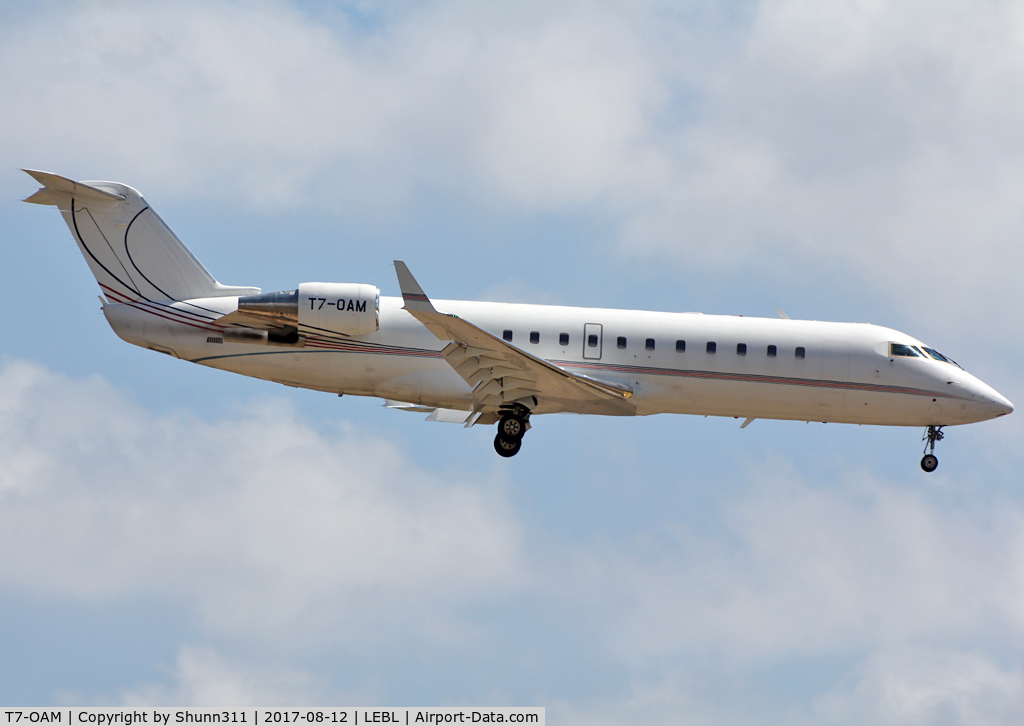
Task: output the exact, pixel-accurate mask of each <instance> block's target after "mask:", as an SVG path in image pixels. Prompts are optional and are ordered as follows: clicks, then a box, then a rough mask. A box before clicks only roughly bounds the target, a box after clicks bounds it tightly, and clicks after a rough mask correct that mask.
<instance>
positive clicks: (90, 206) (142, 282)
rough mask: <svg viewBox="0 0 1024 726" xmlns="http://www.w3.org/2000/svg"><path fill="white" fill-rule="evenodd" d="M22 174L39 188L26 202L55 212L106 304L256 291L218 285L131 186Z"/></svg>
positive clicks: (45, 173)
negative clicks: (35, 182) (73, 239)
mask: <svg viewBox="0 0 1024 726" xmlns="http://www.w3.org/2000/svg"><path fill="white" fill-rule="evenodd" d="M24 171H25V172H26V173H27V174H29V175H30V176H31V177H32V178H33V179H35V180H36V181H38V182H39V183H40V184H42V185H43V187H42V189H40V190H39V191H38V192H36V193H35V194H33V195H32V196H30V197H29V198H28V199H26V200H25V201H26V202H31V203H33V204H52V205H55V206H56V207H57V208H58V209H59V210H60V212H61V215H62V216H63V217H64V221H65V222H66V223H67V225H68V228H69V229H70V230H71V234H72V236H74V238H75V241H76V242H77V243H78V247H79V249H81V251H82V255H83V256H84V257H85V261H86V262H87V263H89V269H91V270H92V274H93V275H94V276H95V277H96V281H97V282H98V283H99V284H100V287H101V288H103V293H104V295H106V296H107V298H108V299H110V300H113V301H115V302H126V301H129V300H154V301H155V300H190V299H194V298H203V297H223V296H228V295H252V294H255V293H258V292H259V289H258V288H253V287H228V286H226V285H221V284H220V283H219V282H217V281H216V280H215V279H214V278H213V276H212V275H211V274H210V273H209V272H207V271H206V268H205V267H203V266H202V264H200V262H199V260H197V259H196V258H195V257H193V256H192V253H191V252H189V250H188V248H187V247H185V245H184V244H182V242H181V240H179V239H178V237H177V235H175V234H174V232H172V231H171V230H170V228H169V227H168V226H167V225H166V224H164V221H163V220H162V219H160V217H159V216H158V215H157V213H156V212H154V211H153V209H152V208H151V207H150V206H149V204H147V203H146V200H145V199H143V198H142V195H141V194H139V193H138V192H137V191H135V190H134V189H132V188H131V187H129V186H126V185H124V184H118V183H117V182H75V181H72V180H70V179H66V178H64V177H61V176H57V175H56V174H49V173H47V172H43V171H33V170H29V169H25V170H24Z"/></svg>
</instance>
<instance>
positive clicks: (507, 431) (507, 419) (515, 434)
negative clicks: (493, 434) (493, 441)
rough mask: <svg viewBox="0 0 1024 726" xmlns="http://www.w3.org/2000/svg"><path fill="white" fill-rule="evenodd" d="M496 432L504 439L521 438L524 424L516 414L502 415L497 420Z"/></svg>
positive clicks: (524, 430) (524, 428)
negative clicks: (499, 419)
mask: <svg viewBox="0 0 1024 726" xmlns="http://www.w3.org/2000/svg"><path fill="white" fill-rule="evenodd" d="M498 433H499V434H501V435H502V436H504V437H505V438H506V439H516V440H518V439H521V438H523V434H525V433H526V424H525V422H524V421H523V420H522V419H521V418H519V417H518V416H503V417H502V419H501V421H499V422H498Z"/></svg>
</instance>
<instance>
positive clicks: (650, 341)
mask: <svg viewBox="0 0 1024 726" xmlns="http://www.w3.org/2000/svg"><path fill="white" fill-rule="evenodd" d="M644 347H645V348H647V350H654V338H648V339H647V344H646V345H645V346H644Z"/></svg>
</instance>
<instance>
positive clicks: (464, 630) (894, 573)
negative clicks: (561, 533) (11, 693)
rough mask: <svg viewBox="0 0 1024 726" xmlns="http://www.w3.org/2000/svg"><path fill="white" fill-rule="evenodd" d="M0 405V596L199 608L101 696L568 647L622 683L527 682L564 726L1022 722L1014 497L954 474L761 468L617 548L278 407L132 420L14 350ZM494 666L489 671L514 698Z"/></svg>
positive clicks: (542, 653)
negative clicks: (168, 644) (180, 636)
mask: <svg viewBox="0 0 1024 726" xmlns="http://www.w3.org/2000/svg"><path fill="white" fill-rule="evenodd" d="M0 391H3V396H0V458H2V460H4V461H5V463H6V464H7V466H5V467H4V469H3V470H2V474H0V586H2V587H3V589H4V591H5V592H6V593H9V594H13V595H19V594H24V595H26V596H31V597H38V596H55V597H58V598H60V599H61V600H63V601H65V602H67V601H71V602H73V601H75V600H82V599H84V600H89V601H93V602H100V603H102V602H117V601H124V600H125V599H127V598H131V597H133V596H137V595H144V596H156V597H158V598H161V599H163V600H164V601H165V602H169V603H175V604H179V605H180V607H181V608H184V610H185V611H186V612H190V613H197V614H198V615H199V618H200V627H199V633H198V635H196V636H192V637H191V638H190V641H191V642H190V643H189V644H181V645H180V646H179V654H178V659H177V662H176V664H175V665H174V666H173V668H172V669H171V670H170V671H169V672H168V675H167V677H166V678H165V679H157V680H156V681H152V680H150V681H147V682H145V683H142V684H125V688H124V689H120V690H117V691H116V693H117V694H118V695H117V699H118V700H121V701H123V702H125V703H143V702H150V703H158V702H159V703H171V702H174V703H190V704H195V705H207V704H216V703H223V702H226V701H232V702H236V703H240V702H256V701H260V702H264V703H296V702H298V701H299V700H306V701H307V702H310V701H309V700H308V699H321V700H322V699H324V698H334V699H335V700H337V699H338V698H342V697H344V698H346V699H347V698H356V697H359V696H362V697H368V696H374V695H380V694H383V696H382V697H385V698H386V697H387V696H388V695H389V694H393V693H400V692H401V689H400V686H399V685H396V684H394V683H390V682H386V681H385V682H378V681H372V679H371V681H372V682H371V681H361V680H358V679H356V680H354V681H353V680H352V679H346V681H345V682H344V683H342V682H340V681H338V680H336V679H335V678H333V677H332V675H331V671H330V668H329V667H325V666H324V664H323V663H322V662H320V661H318V660H317V657H319V656H322V655H324V654H344V655H343V657H344V658H346V659H347V658H350V657H352V656H353V654H358V656H357V657H359V658H360V659H361V660H360V662H362V663H364V664H366V665H367V667H371V666H372V668H371V670H374V669H376V668H379V667H380V663H381V662H387V661H388V659H389V658H395V657H397V656H396V655H395V653H396V652H404V651H402V648H408V647H413V649H414V650H415V649H416V647H418V646H417V645H416V644H426V645H427V647H428V648H429V649H431V652H433V653H436V654H441V653H444V654H447V655H446V657H449V656H452V655H453V654H454V656H455V657H456V659H457V660H463V659H464V660H465V662H467V663H487V664H488V665H487V666H482V667H494V666H493V665H491V657H492V656H491V655H484V653H485V652H487V651H489V649H493V648H494V647H495V646H494V644H495V643H496V642H498V643H513V644H514V643H518V642H519V641H520V639H523V640H524V641H525V642H526V643H528V644H529V645H528V646H526V647H528V648H530V649H532V650H534V651H536V652H537V657H539V658H542V659H543V658H545V657H547V656H548V655H549V652H548V651H547V650H546V649H551V651H550V652H551V653H555V652H557V651H558V650H559V649H560V648H561V647H563V644H564V643H575V642H579V641H581V640H582V641H585V642H588V643H590V645H589V646H588V647H587V649H586V652H587V653H588V654H589V657H590V658H592V659H593V660H592V662H588V663H581V664H580V668H581V673H583V674H587V673H591V672H598V673H600V672H603V671H604V669H609V668H610V669H613V671H614V672H615V673H620V674H625V675H624V678H625V679H626V681H627V682H628V683H629V685H628V687H626V686H624V687H623V690H622V691H620V692H618V693H612V694H607V695H604V696H601V697H596V696H594V695H593V694H588V693H583V694H580V695H578V696H574V697H568V696H565V695H562V694H561V691H560V690H559V688H560V687H559V686H558V685H554V686H552V687H551V689H550V690H548V693H549V694H550V695H551V701H550V703H549V705H550V706H551V707H552V713H559V714H562V715H564V716H565V720H567V721H572V720H575V721H576V722H579V723H585V722H595V723H597V722H601V719H602V718H604V719H605V721H607V722H612V721H614V720H615V719H616V718H619V717H620V716H624V715H626V714H633V715H637V714H640V715H643V717H644V718H647V719H648V720H649V721H650V722H665V723H670V722H673V719H676V720H677V719H678V718H679V714H688V715H689V716H691V717H692V719H693V720H696V721H700V720H704V721H707V722H716V723H723V722H732V723H771V722H778V717H779V715H780V714H785V715H786V717H787V718H789V717H790V716H793V715H794V714H796V715H797V716H799V717H800V718H799V719H795V720H794V722H799V720H801V719H802V720H803V721H807V722H820V721H821V720H825V721H828V722H834V723H853V722H854V721H855V720H856V718H855V717H856V716H857V715H858V714H859V715H861V716H863V717H864V718H865V719H867V720H876V721H878V722H880V723H885V722H887V721H889V722H893V723H895V722H898V721H900V719H901V718H904V717H906V718H910V719H911V722H914V721H913V719H917V722H921V723H927V722H934V721H936V720H940V717H944V716H943V715H944V714H948V713H952V714H953V716H952V717H950V720H951V722H953V723H960V722H963V723H971V722H980V723H1000V722H1001V721H1000V719H1003V720H1004V722H1005V721H1008V720H1009V718H1010V715H1015V714H1019V713H1020V709H1021V701H1020V692H1019V690H1014V689H1015V684H1019V682H1020V673H1019V672H1018V670H1015V667H1014V666H1012V665H1006V663H1011V664H1012V663H1013V662H1014V661H1013V656H1012V654H1014V653H1017V652H1019V651H1020V649H1021V646H1022V643H1024V618H1022V616H1021V613H1020V609H1019V603H1020V601H1021V598H1022V597H1024V536H1022V535H1021V534H1020V533H1021V532H1022V531H1024V528H1022V527H1021V522H1022V521H1024V510H1022V508H1021V506H1020V504H1019V502H1016V501H1006V500H998V499H993V500H991V501H989V502H988V503H980V502H974V503H973V504H972V505H970V506H967V507H965V506H964V505H963V499H962V496H963V492H962V491H960V488H959V487H960V485H959V484H957V483H955V482H946V481H945V480H944V479H941V478H940V479H938V480H933V482H932V484H933V485H934V486H933V487H932V488H930V489H927V490H924V489H921V490H919V489H915V488H912V487H910V486H906V485H901V484H897V483H891V482H887V481H885V480H883V479H880V478H878V477H872V476H870V475H868V474H865V473H864V472H863V471H862V470H858V469H854V470H852V471H851V472H850V473H849V474H848V475H847V476H846V477H845V478H843V479H842V481H841V482H840V483H837V484H834V485H825V484H820V485H819V484H811V483H808V482H805V481H803V480H801V478H800V476H799V475H797V474H795V473H794V472H792V471H791V470H790V469H789V468H788V467H787V466H786V465H785V464H783V463H780V462H778V461H758V462H752V464H751V470H750V471H749V473H748V474H747V476H746V482H745V483H744V484H743V486H742V488H741V489H739V490H735V492H734V495H732V496H730V497H726V498H724V499H716V500H715V503H714V504H708V505H707V511H706V513H705V519H706V520H707V525H706V526H705V527H703V528H702V531H701V532H697V531H694V530H693V529H691V528H688V527H683V526H679V525H676V524H672V523H671V521H670V518H666V517H662V516H660V515H657V516H656V515H652V520H651V523H650V525H649V526H648V527H647V528H645V529H644V532H643V534H642V535H638V537H637V539H636V540H635V541H623V540H621V539H615V538H611V539H598V538H597V536H596V535H595V537H589V536H587V537H584V538H583V539H582V541H581V542H576V543H572V544H566V543H557V542H559V538H558V537H556V536H555V535H554V533H553V532H551V531H548V530H547V529H545V528H544V527H543V526H540V524H539V522H538V521H534V520H529V521H524V519H523V517H524V515H525V514H526V512H525V510H522V511H521V510H520V509H519V508H516V507H513V506H512V505H511V504H510V503H509V502H508V501H507V500H506V498H505V495H504V483H503V482H502V481H501V480H500V478H498V479H497V480H496V481H490V482H489V481H486V480H482V476H481V473H480V472H476V473H468V474H467V481H465V482H463V481H459V480H458V479H456V480H454V481H453V480H451V479H442V478H440V477H438V476H436V475H431V474H427V473H424V472H422V471H419V470H418V469H417V468H416V467H415V466H414V465H413V464H412V463H411V462H409V461H407V460H406V459H405V458H404V457H403V456H402V454H401V453H400V452H399V451H398V450H397V449H396V448H395V446H394V445H392V444H390V443H388V442H386V441H382V440H380V439H378V438H375V437H370V436H366V435H363V434H361V433H360V432H359V431H358V430H355V429H354V428H353V427H352V426H351V425H343V426H341V427H340V428H337V429H330V430H322V429H318V428H316V427H314V426H312V425H309V424H308V423H306V422H303V421H301V420H299V419H297V418H296V416H295V414H294V412H293V411H292V410H291V409H290V408H289V407H288V406H286V405H284V404H281V403H280V402H274V401H271V402H267V403H262V404H259V405H255V406H250V407H249V408H246V409H244V410H241V411H236V412H233V413H232V414H231V416H230V417H225V418H223V419H219V420H214V421H206V420H203V419H199V418H196V417H194V416H189V415H185V414H176V415H170V416H153V415H150V414H148V413H146V412H145V411H142V410H140V409H139V408H138V407H137V406H135V405H133V404H132V403H130V402H128V401H126V400H125V399H124V397H123V396H122V395H120V394H118V393H117V392H116V391H115V390H114V389H112V388H111V387H110V386H109V385H108V384H106V383H105V382H103V381H102V380H99V379H91V380H71V379H67V378H65V377H62V376H58V375H55V374H53V373H50V372H48V371H46V370H45V369H43V368H41V367H39V366H35V365H32V364H28V363H25V362H22V361H17V360H7V361H6V362H5V363H4V364H3V366H2V368H0ZM470 478H472V479H473V481H472V482H470V481H468V479H470ZM539 481H544V478H543V476H541V477H540V479H539ZM628 485H629V484H628V482H625V483H623V486H628ZM674 485H675V484H674V483H673V482H672V481H671V480H667V481H666V483H665V484H664V486H666V487H671V486H674ZM705 486H708V487H713V486H715V485H714V483H712V482H708V483H706V484H705ZM579 495H580V496H586V492H583V491H581V492H580V493H579ZM716 507H721V510H720V511H719V510H717V509H716ZM610 516H611V515H610ZM524 531H529V532H530V536H529V537H528V538H525V537H524V535H523V532H524ZM510 607H512V608H514V611H515V612H516V613H517V614H515V615H513V616H511V617H510V615H509V613H510V612H512V611H510V610H509V608H510ZM551 623H560V625H558V626H555V627H553V626H552V625H551ZM535 631H536V632H538V633H542V632H550V633H551V635H552V637H550V638H547V639H546V640H544V642H543V643H541V644H538V643H537V642H536V640H535V637H536V636H535V635H533V634H534V632H535ZM563 638H564V639H565V640H564V643H563V640H562V639H563ZM382 645H384V646H389V645H393V646H395V648H394V649H392V648H389V647H384V648H381V647H380V646H382ZM502 647H504V646H502ZM512 647H513V648H514V647H515V646H512ZM574 647H575V646H574ZM311 654H312V655H311ZM318 654H319V655H318ZM310 658H312V659H313V662H314V663H316V665H309V662H310V661H309V659H310ZM817 659H820V660H830V659H831V660H836V659H838V660H840V661H846V662H848V664H849V665H847V666H845V667H843V668H836V669H834V675H833V676H831V677H822V678H821V680H820V682H818V683H817V684H816V685H815V686H813V687H808V690H807V695H806V697H800V698H798V697H794V696H789V697H787V696H785V695H782V696H779V697H777V698H774V699H772V698H766V697H764V696H760V698H762V699H764V700H765V704H764V706H763V708H764V709H765V710H764V714H763V717H761V716H758V715H756V713H755V711H754V710H752V709H749V708H746V707H738V706H736V705H735V704H730V703H728V702H727V701H728V699H726V700H722V698H721V697H720V694H721V693H722V688H724V686H723V684H724V683H730V682H731V683H734V684H738V685H735V688H741V689H742V688H745V687H747V686H749V687H750V688H752V689H754V690H755V691H758V692H762V693H763V691H764V689H765V688H766V686H765V683H766V682H768V681H769V679H768V676H767V675H765V674H768V673H771V674H773V675H772V677H773V678H776V679H782V680H783V681H785V678H786V677H785V676H781V675H778V674H779V673H783V674H785V673H787V672H792V673H793V674H792V675H790V676H789V678H790V679H791V680H792V679H799V678H800V677H801V676H800V667H799V664H800V663H807V662H812V663H813V662H814V661H815V660H817ZM516 662H517V661H516V660H515V658H511V659H510V660H509V662H507V663H505V662H501V663H500V668H499V670H500V672H501V674H502V675H501V676H500V678H499V677H498V676H495V679H498V680H501V682H502V683H511V684H515V683H516V681H517V679H519V678H520V677H523V675H524V674H523V673H522V672H521V670H520V668H519V666H517V665H515V664H516ZM257 663H258V665H255V664H257ZM374 664H376V665H374ZM794 664H797V665H794ZM480 678H481V679H482V682H484V683H486V682H487V676H486V675H485V676H480ZM509 679H511V680H509ZM498 680H495V681H494V683H497V682H498ZM506 687H508V688H509V689H510V690H511V691H512V692H519V691H518V690H516V688H515V687H509V686H506ZM342 689H344V690H342ZM758 689H760V690H758ZM453 692H454V691H453ZM503 692H505V691H503ZM458 693H462V694H465V693H470V695H469V696H463V697H470V698H472V692H467V691H464V690H459V691H458ZM254 694H255V695H254ZM851 714H852V716H851ZM794 718H795V717H794ZM676 722H677V721H676ZM862 722H863V721H862Z"/></svg>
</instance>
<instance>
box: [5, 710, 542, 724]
mask: <svg viewBox="0 0 1024 726" xmlns="http://www.w3.org/2000/svg"><path fill="white" fill-rule="evenodd" d="M474 723H480V724H490V723H512V724H533V725H534V726H544V708H543V707H541V708H515V707H510V706H505V707H495V708H458V707H452V706H446V707H443V708H381V707H377V708H288V709H285V708H229V709H220V708H99V707H97V708H4V709H3V710H0V726H6V725H7V724H18V726H30V724H47V725H50V724H58V725H59V726H137V725H138V724H146V726H173V725H174V724H245V726H265V725H267V726H269V724H300V725H301V726H305V725H306V724H320V726H331V725H333V724H346V726H361V724H404V725H405V726H415V725H416V724H474Z"/></svg>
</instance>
